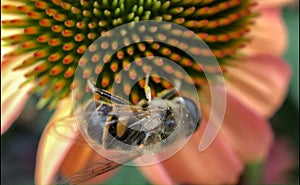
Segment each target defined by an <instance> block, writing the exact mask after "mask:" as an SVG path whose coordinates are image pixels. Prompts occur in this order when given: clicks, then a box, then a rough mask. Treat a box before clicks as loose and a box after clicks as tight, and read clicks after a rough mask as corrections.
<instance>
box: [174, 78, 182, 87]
mask: <svg viewBox="0 0 300 185" xmlns="http://www.w3.org/2000/svg"><path fill="white" fill-rule="evenodd" d="M174 85H175V88H176V89H177V90H180V88H181V81H180V80H177V79H176V80H175V82H174Z"/></svg>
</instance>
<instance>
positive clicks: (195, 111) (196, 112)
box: [183, 97, 201, 124]
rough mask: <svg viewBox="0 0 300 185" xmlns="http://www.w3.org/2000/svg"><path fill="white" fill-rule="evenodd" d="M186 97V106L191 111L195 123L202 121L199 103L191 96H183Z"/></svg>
mask: <svg viewBox="0 0 300 185" xmlns="http://www.w3.org/2000/svg"><path fill="white" fill-rule="evenodd" d="M183 99H184V103H185V107H186V108H187V110H188V111H189V113H190V116H191V117H192V120H193V122H194V123H195V124H199V122H200V119H201V118H200V116H201V115H200V111H199V108H198V107H197V105H196V104H195V103H194V102H193V101H192V100H191V99H189V98H185V97H184V98H183Z"/></svg>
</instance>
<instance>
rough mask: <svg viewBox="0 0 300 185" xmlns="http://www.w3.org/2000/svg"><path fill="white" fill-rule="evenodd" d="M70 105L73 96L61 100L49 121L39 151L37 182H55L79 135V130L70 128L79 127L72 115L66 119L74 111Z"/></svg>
mask: <svg viewBox="0 0 300 185" xmlns="http://www.w3.org/2000/svg"><path fill="white" fill-rule="evenodd" d="M70 105H72V101H71V98H66V99H63V100H61V102H60V103H59V104H58V108H57V110H56V112H55V114H54V115H53V117H52V119H51V120H50V122H49V123H51V124H48V126H47V127H46V128H45V130H44V132H43V134H42V137H41V140H40V143H39V147H38V151H37V161H36V171H35V181H36V184H51V183H53V180H54V177H55V175H56V173H57V171H58V169H59V167H60V165H61V163H62V162H63V160H64V158H65V156H66V155H67V153H68V151H69V149H70V148H71V146H72V145H73V144H74V141H75V138H76V137H77V136H78V132H75V131H74V130H72V129H70V128H73V129H74V128H77V125H76V121H75V119H74V118H72V117H70V118H69V120H65V119H64V118H66V116H69V115H70V113H71V111H72V107H71V106H70ZM74 124H75V125H74ZM71 126H75V127H71ZM56 132H59V133H63V134H64V135H66V136H68V137H69V138H68V139H64V138H63V137H58V136H60V135H59V134H57V133H56Z"/></svg>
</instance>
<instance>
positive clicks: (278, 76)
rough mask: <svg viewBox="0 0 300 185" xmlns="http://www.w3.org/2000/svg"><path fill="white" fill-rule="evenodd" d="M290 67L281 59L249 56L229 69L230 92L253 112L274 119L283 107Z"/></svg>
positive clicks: (228, 83) (228, 82) (266, 56)
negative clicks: (274, 115) (273, 115)
mask: <svg viewBox="0 0 300 185" xmlns="http://www.w3.org/2000/svg"><path fill="white" fill-rule="evenodd" d="M290 73H291V72H290V68H289V66H288V65H287V64H286V63H285V61H283V60H282V59H280V58H278V57H274V56H271V55H258V56H253V57H249V58H247V59H246V60H244V61H243V62H241V63H239V64H237V66H236V67H228V81H227V86H228V91H229V92H230V93H232V94H233V95H234V96H235V97H237V98H238V99H239V100H241V101H242V102H243V103H244V105H246V106H247V107H249V108H251V109H253V111H255V112H257V113H259V114H261V115H263V116H266V117H268V116H271V115H272V114H273V113H274V112H275V111H276V110H277V109H278V107H279V106H280V105H281V104H282V102H283V100H284V98H285V96H286V93H287V90H288V84H289V80H290V76H291V74H290Z"/></svg>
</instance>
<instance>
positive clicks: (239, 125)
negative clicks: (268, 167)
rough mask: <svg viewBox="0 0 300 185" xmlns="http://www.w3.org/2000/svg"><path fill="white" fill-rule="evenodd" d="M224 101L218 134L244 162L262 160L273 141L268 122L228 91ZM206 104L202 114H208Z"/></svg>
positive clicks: (208, 108)
mask: <svg viewBox="0 0 300 185" xmlns="http://www.w3.org/2000/svg"><path fill="white" fill-rule="evenodd" d="M226 101H227V103H226V112H225V115H224V121H223V124H222V127H221V129H220V133H219V136H220V137H221V138H222V140H223V141H224V142H226V143H227V144H228V145H229V146H230V147H231V148H232V149H233V150H234V151H235V153H236V154H237V155H238V156H239V157H240V158H241V159H242V160H243V161H244V162H246V163H248V162H258V161H261V160H264V159H265V158H266V157H267V155H268V152H269V150H270V147H271V145H272V142H273V134H272V129H271V127H270V125H269V123H268V122H267V121H266V120H265V119H263V117H262V116H261V115H260V114H258V113H256V112H255V111H253V110H251V109H249V108H248V107H247V106H245V104H244V103H243V102H241V101H239V99H238V98H237V97H235V96H234V95H232V94H231V93H230V92H229V91H227V98H226ZM207 105H209V104H207ZM207 105H206V106H203V112H204V114H208V113H207V112H208V111H209V110H210V107H209V106H207ZM217 106H223V105H217ZM212 124H215V123H212Z"/></svg>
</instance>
